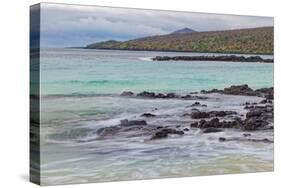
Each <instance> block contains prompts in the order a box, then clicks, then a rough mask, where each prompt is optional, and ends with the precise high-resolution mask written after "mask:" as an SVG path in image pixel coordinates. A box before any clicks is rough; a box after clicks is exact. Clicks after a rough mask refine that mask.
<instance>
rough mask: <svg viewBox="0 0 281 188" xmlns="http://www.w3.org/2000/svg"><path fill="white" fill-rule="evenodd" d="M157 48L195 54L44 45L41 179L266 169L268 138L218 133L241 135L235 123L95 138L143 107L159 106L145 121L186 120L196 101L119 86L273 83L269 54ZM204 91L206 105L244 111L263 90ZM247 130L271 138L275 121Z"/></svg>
mask: <svg viewBox="0 0 281 188" xmlns="http://www.w3.org/2000/svg"><path fill="white" fill-rule="evenodd" d="M157 55H168V56H173V55H202V54H200V53H174V52H141V51H110V50H83V49H42V50H41V56H40V69H41V75H40V76H41V135H40V136H41V170H42V173H41V175H42V177H41V182H42V184H43V185H55V184H65V183H87V182H100V181H118V180H131V179H149V178H165V177H182V176H197V175H214V174H226V173H246V172H259V171H270V170H273V144H268V143H252V142H236V141H233V142H232V143H231V144H229V143H227V142H226V143H223V142H219V141H218V138H219V137H221V136H223V137H230V138H232V137H241V135H242V134H243V132H241V131H237V130H226V131H224V132H222V133H216V134H202V133H201V132H200V130H197V129H191V130H190V131H189V132H188V133H186V134H185V135H184V136H172V137H169V138H167V139H163V140H155V141H151V140H149V136H147V135H142V136H138V137H130V136H128V135H119V136H113V137H112V138H110V139H99V138H98V136H97V134H96V131H97V129H99V128H101V127H106V126H115V125H117V124H118V123H119V121H120V120H122V119H141V117H140V115H141V114H142V113H144V112H153V113H155V114H156V115H157V117H156V118H151V119H145V118H144V119H145V120H146V121H147V122H148V124H155V125H161V126H177V125H179V124H180V125H182V126H186V127H188V128H190V127H189V124H190V122H192V120H191V119H190V118H188V117H186V118H183V117H182V114H184V113H190V112H191V109H192V108H191V104H192V103H194V102H195V101H192V100H179V99H171V100H169V99H140V98H127V97H120V93H122V92H123V91H133V92H141V91H145V90H146V91H155V92H164V93H167V92H176V93H182V94H185V93H189V92H193V91H200V90H202V89H213V88H217V89H222V88H224V87H228V86H230V85H233V84H248V85H249V86H250V87H252V88H261V87H272V86H273V64H263V63H232V62H181V61H177V62H174V61H167V62H154V61H151V60H150V58H151V57H154V56H157ZM208 55H217V54H208ZM263 57H265V58H272V56H263ZM208 97H209V99H208V100H197V101H199V102H201V103H203V104H207V105H208V110H234V111H237V112H238V113H239V114H241V115H243V114H245V113H246V111H245V110H244V109H243V106H242V104H243V103H245V102H259V101H260V100H262V99H261V98H259V97H246V96H224V95H219V94H209V95H208ZM155 109H157V110H156V111H155ZM202 110H204V109H202ZM251 134H252V138H255V139H263V138H268V139H271V140H273V132H272V131H263V132H255V133H251Z"/></svg>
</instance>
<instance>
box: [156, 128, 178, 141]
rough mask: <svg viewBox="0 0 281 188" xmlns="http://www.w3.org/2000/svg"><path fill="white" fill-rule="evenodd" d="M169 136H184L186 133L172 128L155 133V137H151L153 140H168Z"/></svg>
mask: <svg viewBox="0 0 281 188" xmlns="http://www.w3.org/2000/svg"><path fill="white" fill-rule="evenodd" d="M169 134H177V135H183V134H184V132H183V131H181V130H177V129H172V128H163V129H161V130H159V131H157V132H156V133H154V135H153V136H152V137H151V140H155V139H161V138H166V137H168V135H169Z"/></svg>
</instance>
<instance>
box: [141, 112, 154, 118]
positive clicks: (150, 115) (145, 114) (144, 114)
mask: <svg viewBox="0 0 281 188" xmlns="http://www.w3.org/2000/svg"><path fill="white" fill-rule="evenodd" d="M141 116H142V117H155V116H156V115H155V114H151V113H143V114H142V115H141Z"/></svg>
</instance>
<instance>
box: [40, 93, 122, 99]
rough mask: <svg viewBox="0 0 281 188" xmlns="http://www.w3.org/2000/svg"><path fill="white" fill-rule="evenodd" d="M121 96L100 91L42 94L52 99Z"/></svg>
mask: <svg viewBox="0 0 281 188" xmlns="http://www.w3.org/2000/svg"><path fill="white" fill-rule="evenodd" d="M114 96H119V95H117V94H107V93H104V94H99V93H89V94H83V93H70V94H49V95H41V97H42V98H50V99H56V98H70V97H71V98H88V97H114Z"/></svg>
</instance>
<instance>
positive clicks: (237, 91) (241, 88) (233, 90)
mask: <svg viewBox="0 0 281 188" xmlns="http://www.w3.org/2000/svg"><path fill="white" fill-rule="evenodd" d="M223 93H224V94H230V95H249V96H255V95H256V93H255V91H254V90H253V89H251V88H250V87H249V86H248V85H247V84H244V85H233V86H230V87H228V88H224V90H223Z"/></svg>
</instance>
